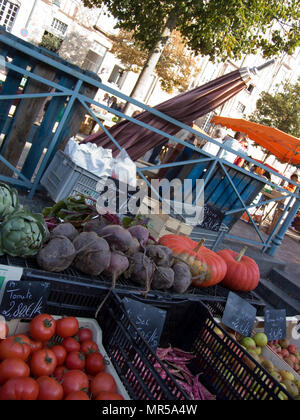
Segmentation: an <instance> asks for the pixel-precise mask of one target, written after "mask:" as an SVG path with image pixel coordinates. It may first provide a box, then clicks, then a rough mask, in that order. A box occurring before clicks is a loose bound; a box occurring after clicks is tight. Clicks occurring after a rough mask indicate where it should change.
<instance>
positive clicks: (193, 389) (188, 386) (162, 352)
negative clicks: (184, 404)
mask: <svg viewBox="0 0 300 420" xmlns="http://www.w3.org/2000/svg"><path fill="white" fill-rule="evenodd" d="M156 354H157V357H158V358H159V360H160V361H161V362H163V364H164V366H165V367H166V368H167V369H168V371H169V372H170V373H171V374H172V375H173V376H174V378H176V381H177V383H178V384H179V385H180V386H181V388H182V389H183V390H184V391H185V392H186V393H187V395H188V397H189V398H190V400H202V401H213V400H215V399H216V397H215V396H214V395H212V394H211V393H210V392H209V391H208V390H207V389H206V388H205V387H204V386H203V385H202V384H201V382H200V381H199V378H200V375H199V374H198V375H193V374H192V372H191V371H190V370H189V368H188V365H189V363H190V362H191V361H192V360H193V359H196V356H195V355H193V354H191V353H187V352H185V351H183V350H180V349H177V348H172V347H168V348H167V349H162V348H159V349H157V353H156ZM155 367H156V369H157V371H158V372H160V374H161V377H162V378H164V379H165V372H164V371H163V370H162V368H161V366H160V364H159V363H156V365H155Z"/></svg>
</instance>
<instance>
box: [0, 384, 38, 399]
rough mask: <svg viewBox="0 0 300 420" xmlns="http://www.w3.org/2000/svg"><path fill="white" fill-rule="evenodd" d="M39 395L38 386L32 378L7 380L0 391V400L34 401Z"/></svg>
mask: <svg viewBox="0 0 300 420" xmlns="http://www.w3.org/2000/svg"><path fill="white" fill-rule="evenodd" d="M38 395H39V386H38V384H37V382H36V381H35V380H34V379H32V378H12V379H9V380H8V381H7V382H6V383H5V384H4V385H3V387H2V388H1V390H0V400H1V401H3V400H9V401H35V400H37V398H38Z"/></svg>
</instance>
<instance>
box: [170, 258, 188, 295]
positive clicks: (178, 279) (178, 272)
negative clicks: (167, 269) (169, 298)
mask: <svg viewBox="0 0 300 420" xmlns="http://www.w3.org/2000/svg"><path fill="white" fill-rule="evenodd" d="M172 268H173V271H174V274H175V276H174V284H173V288H172V291H173V292H174V293H185V292H186V291H187V289H188V288H189V287H190V285H191V284H192V274H191V271H190V267H189V266H188V265H187V264H185V263H184V262H177V263H176V264H174V265H173V267H172Z"/></svg>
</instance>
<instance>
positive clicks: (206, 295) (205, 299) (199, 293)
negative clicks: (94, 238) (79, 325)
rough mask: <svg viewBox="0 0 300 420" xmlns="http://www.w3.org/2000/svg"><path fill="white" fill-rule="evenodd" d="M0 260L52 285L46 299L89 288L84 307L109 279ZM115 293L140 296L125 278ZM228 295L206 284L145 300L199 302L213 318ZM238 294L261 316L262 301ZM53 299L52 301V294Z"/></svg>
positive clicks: (155, 293) (163, 304) (30, 262)
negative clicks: (57, 292)
mask: <svg viewBox="0 0 300 420" xmlns="http://www.w3.org/2000/svg"><path fill="white" fill-rule="evenodd" d="M0 263H1V264H6V265H15V266H18V267H22V268H24V272H23V278H22V279H23V280H30V281H34V280H36V281H49V282H50V283H51V284H52V285H53V288H52V289H53V290H51V295H50V300H51V299H52V298H51V296H52V295H53V293H54V290H55V289H59V291H61V290H64V289H65V288H66V289H67V290H68V293H72V290H74V293H75V294H76V290H83V289H82V288H81V287H82V286H85V287H87V288H90V289H89V290H86V291H83V295H84V296H86V299H87V295H88V294H89V293H91V295H92V297H91V303H89V302H88V299H87V305H86V306H87V307H88V306H89V305H93V301H94V300H93V298H94V297H95V296H93V292H92V290H93V288H95V291H96V293H97V292H101V291H104V290H106V291H108V290H109V288H110V286H111V282H110V280H108V279H107V278H105V277H104V276H99V277H91V276H87V275H84V274H82V273H80V272H79V271H77V270H75V269H74V268H72V267H71V268H69V269H68V270H66V271H64V272H62V273H59V274H58V273H50V272H47V271H44V270H41V269H40V268H39V267H38V265H37V263H36V259H35V258H14V257H10V256H7V255H5V256H3V257H0ZM116 292H117V293H118V294H119V295H120V296H129V297H130V296H137V297H138V296H141V288H138V287H136V286H134V285H133V284H132V283H131V282H130V281H129V280H126V279H125V278H120V279H119V280H118V282H117V286H116ZM228 294H229V290H228V289H226V288H224V287H222V286H220V285H217V286H214V287H209V288H206V289H199V288H194V287H192V288H190V289H189V290H188V291H187V293H185V294H182V295H178V294H172V293H170V292H162V291H156V290H151V291H150V292H149V293H148V302H149V303H154V304H157V303H159V305H160V307H162V308H163V307H165V308H168V307H169V305H170V304H172V302H173V303H179V302H182V303H184V302H199V301H200V302H202V303H204V304H205V305H207V307H208V308H209V309H210V311H211V312H212V314H213V315H214V316H215V317H222V315H223V312H224V309H225V306H226V301H227V297H228ZM79 295H80V293H79ZM238 295H239V296H240V297H242V298H243V299H245V300H246V301H247V302H249V303H250V304H251V305H253V306H254V307H255V308H256V309H257V315H258V316H263V315H264V309H265V303H264V302H263V301H262V300H261V299H260V298H259V297H258V296H257V295H256V294H255V293H253V292H252V293H238ZM78 299H79V297H78ZM54 300H56V296H55V298H54ZM75 300H76V299H75ZM73 305H74V306H76V302H73ZM95 305H96V304H95ZM77 306H80V307H82V306H83V305H82V302H81V300H80V302H78V305H77ZM70 309H71V308H70Z"/></svg>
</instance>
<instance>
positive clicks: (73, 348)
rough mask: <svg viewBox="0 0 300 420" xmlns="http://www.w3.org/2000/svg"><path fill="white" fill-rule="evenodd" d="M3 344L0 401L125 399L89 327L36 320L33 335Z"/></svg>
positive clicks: (0, 345)
mask: <svg viewBox="0 0 300 420" xmlns="http://www.w3.org/2000/svg"><path fill="white" fill-rule="evenodd" d="M5 329H6V330H5V337H6V338H4V339H2V340H0V400H14V401H16V400H52V401H54V400H105V401H107V400H123V399H124V398H123V397H122V396H121V395H119V394H118V393H117V385H116V382H115V380H114V378H113V376H112V375H110V374H109V373H107V372H105V367H106V364H105V360H104V358H103V356H102V354H101V353H100V350H99V348H98V345H97V343H96V342H95V341H93V333H92V331H91V330H90V329H89V328H79V322H78V320H77V319H76V318H75V317H65V318H60V319H58V320H54V318H53V317H52V316H51V315H48V314H41V315H38V316H36V317H35V318H34V319H33V320H32V321H31V322H30V324H29V332H28V334H17V335H14V336H9V331H8V327H7V325H5Z"/></svg>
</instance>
